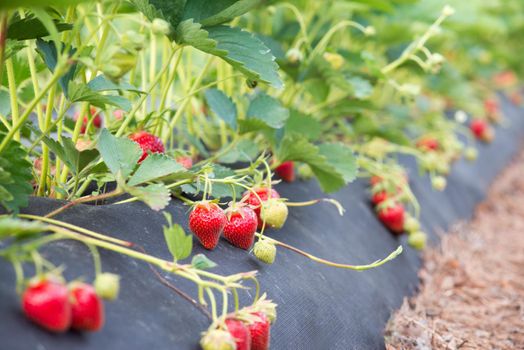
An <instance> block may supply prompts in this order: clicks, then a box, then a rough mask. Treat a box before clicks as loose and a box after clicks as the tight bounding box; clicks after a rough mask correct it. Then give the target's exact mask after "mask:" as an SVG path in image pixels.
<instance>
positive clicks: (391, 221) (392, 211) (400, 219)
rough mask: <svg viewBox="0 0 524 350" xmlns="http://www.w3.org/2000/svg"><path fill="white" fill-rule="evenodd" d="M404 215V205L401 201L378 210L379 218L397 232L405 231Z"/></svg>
mask: <svg viewBox="0 0 524 350" xmlns="http://www.w3.org/2000/svg"><path fill="white" fill-rule="evenodd" d="M404 217H405V215H404V207H403V206H402V204H399V203H397V204H395V205H393V206H391V207H387V208H383V209H379V211H378V218H379V220H380V221H381V222H382V223H383V224H384V225H385V226H386V227H387V228H388V229H389V230H391V231H392V232H394V233H396V234H400V233H402V232H403V231H404Z"/></svg>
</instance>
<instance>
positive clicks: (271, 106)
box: [246, 93, 289, 129]
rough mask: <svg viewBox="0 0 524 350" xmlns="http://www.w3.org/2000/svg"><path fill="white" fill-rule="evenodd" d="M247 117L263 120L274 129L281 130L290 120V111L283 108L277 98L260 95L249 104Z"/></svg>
mask: <svg viewBox="0 0 524 350" xmlns="http://www.w3.org/2000/svg"><path fill="white" fill-rule="evenodd" d="M246 116H247V118H248V119H257V120H261V121H263V122H264V123H265V124H266V125H267V126H269V127H271V128H273V129H280V128H282V127H283V126H284V125H285V123H286V120H287V119H288V118H289V110H288V109H287V108H284V107H282V105H281V104H280V101H278V100H277V99H276V98H274V97H271V96H269V95H267V94H265V93H260V94H258V95H257V96H256V97H255V98H254V99H253V100H252V101H251V103H250V104H249V108H248V110H247V115H246Z"/></svg>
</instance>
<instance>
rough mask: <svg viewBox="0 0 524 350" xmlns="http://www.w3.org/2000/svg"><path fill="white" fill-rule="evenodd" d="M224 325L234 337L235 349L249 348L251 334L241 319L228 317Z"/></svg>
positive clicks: (243, 349)
mask: <svg viewBox="0 0 524 350" xmlns="http://www.w3.org/2000/svg"><path fill="white" fill-rule="evenodd" d="M226 326H227V329H228V331H229V333H230V334H231V336H233V338H234V339H235V343H236V345H237V347H236V350H250V349H251V335H250V333H249V330H248V329H247V327H246V326H245V325H244V323H243V322H242V321H239V320H235V319H232V318H228V319H227V320H226Z"/></svg>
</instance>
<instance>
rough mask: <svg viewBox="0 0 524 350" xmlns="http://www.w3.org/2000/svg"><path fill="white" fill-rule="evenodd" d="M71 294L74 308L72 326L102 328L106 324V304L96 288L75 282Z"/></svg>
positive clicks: (86, 328)
mask: <svg viewBox="0 0 524 350" xmlns="http://www.w3.org/2000/svg"><path fill="white" fill-rule="evenodd" d="M70 295H71V307H72V309H73V322H72V324H71V327H72V328H74V329H77V330H81V331H92V332H94V331H98V330H100V329H101V328H102V326H103V325H104V304H103V303H102V300H101V299H100V297H99V296H98V295H97V294H96V292H95V288H93V286H91V285H89V284H86V283H73V284H72V285H71V291H70Z"/></svg>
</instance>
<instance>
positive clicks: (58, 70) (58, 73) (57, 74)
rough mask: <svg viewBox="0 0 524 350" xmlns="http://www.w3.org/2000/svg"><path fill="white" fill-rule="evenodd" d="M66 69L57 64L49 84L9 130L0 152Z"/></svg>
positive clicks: (0, 146)
mask: <svg viewBox="0 0 524 350" xmlns="http://www.w3.org/2000/svg"><path fill="white" fill-rule="evenodd" d="M63 70H64V66H57V67H56V69H55V72H54V73H53V75H52V77H51V79H50V80H49V82H48V83H47V85H46V86H45V87H44V88H43V89H42V91H40V93H39V94H37V95H36V96H35V97H34V98H33V100H32V101H31V102H30V103H29V105H28V107H27V109H26V110H25V111H24V113H23V114H22V116H21V117H20V118H19V120H18V122H17V123H16V124H15V125H13V128H12V129H11V130H9V132H8V133H7V135H6V137H5V138H4V140H3V141H2V143H1V144H0V154H1V153H2V152H3V151H5V149H6V147H7V146H8V145H9V143H10V142H11V140H12V139H13V137H14V135H15V134H16V133H17V132H18V131H19V130H20V128H21V127H22V125H24V123H25V122H26V120H27V118H29V116H30V115H31V112H32V111H33V110H34V109H35V107H36V105H37V104H38V103H39V102H40V100H42V98H43V97H44V96H45V95H46V94H47V92H48V91H49V90H50V89H51V87H53V86H54V85H55V84H56V82H57V81H58V79H60V77H61V76H62V71H63Z"/></svg>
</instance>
